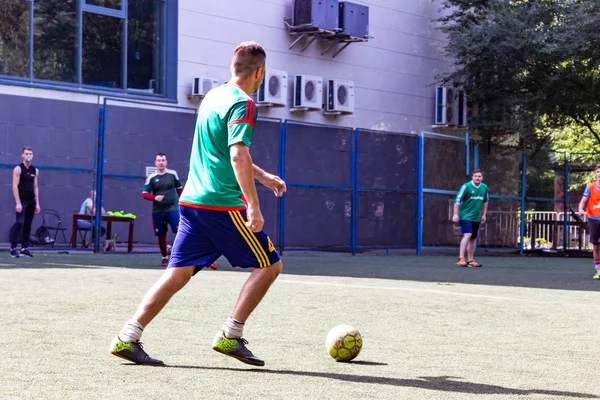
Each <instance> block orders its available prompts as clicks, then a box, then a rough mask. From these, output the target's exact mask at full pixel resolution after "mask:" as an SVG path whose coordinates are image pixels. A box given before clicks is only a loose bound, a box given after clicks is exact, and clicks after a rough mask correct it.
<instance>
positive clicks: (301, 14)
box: [292, 0, 339, 31]
mask: <svg viewBox="0 0 600 400" xmlns="http://www.w3.org/2000/svg"><path fill="white" fill-rule="evenodd" d="M338 20H339V2H338V0H293V2H292V25H293V26H294V27H295V28H296V29H299V30H305V31H311V30H317V29H324V30H328V31H335V30H336V29H337V27H338Z"/></svg>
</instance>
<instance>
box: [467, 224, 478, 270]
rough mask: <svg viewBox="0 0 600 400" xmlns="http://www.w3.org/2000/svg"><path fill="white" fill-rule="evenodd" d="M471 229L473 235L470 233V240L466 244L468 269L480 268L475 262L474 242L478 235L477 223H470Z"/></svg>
mask: <svg viewBox="0 0 600 400" xmlns="http://www.w3.org/2000/svg"><path fill="white" fill-rule="evenodd" d="M471 227H472V231H473V233H471V239H470V240H469V243H467V266H468V267H481V264H479V263H478V262H477V261H475V241H476V240H477V235H478V233H479V222H474V221H471Z"/></svg>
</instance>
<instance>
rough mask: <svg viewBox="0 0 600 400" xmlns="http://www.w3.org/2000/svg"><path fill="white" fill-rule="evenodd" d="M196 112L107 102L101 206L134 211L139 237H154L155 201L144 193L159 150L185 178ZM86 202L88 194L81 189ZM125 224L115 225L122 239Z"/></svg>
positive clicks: (139, 239)
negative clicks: (153, 212) (148, 199)
mask: <svg viewBox="0 0 600 400" xmlns="http://www.w3.org/2000/svg"><path fill="white" fill-rule="evenodd" d="M194 126H195V113H194V110H193V109H189V110H163V109H155V108H154V109H150V108H138V107H131V106H123V105H121V104H120V103H116V104H112V103H109V104H107V106H106V108H105V134H104V143H103V145H104V176H103V190H102V203H103V204H102V205H103V206H104V208H105V209H106V210H107V211H124V212H125V213H132V214H135V215H136V217H137V218H136V220H135V231H134V239H135V241H136V242H141V243H153V242H155V240H156V239H155V237H154V229H153V223H152V204H151V203H150V202H149V201H147V200H144V199H143V198H142V195H141V193H142V188H143V186H144V183H145V180H146V176H147V175H148V174H150V173H152V171H153V168H154V160H155V158H156V154H157V153H158V152H163V153H165V154H166V155H167V160H168V166H167V168H168V169H172V170H175V171H177V174H178V175H179V177H180V178H181V179H182V181H183V183H185V178H186V177H187V173H188V164H189V158H190V152H191V145H192V140H193V137H194ZM82 196H83V198H82V201H83V200H84V199H85V194H82ZM127 229H128V227H127V225H126V224H113V229H112V233H113V234H117V235H118V237H119V240H120V241H126V240H127V238H128V230H127Z"/></svg>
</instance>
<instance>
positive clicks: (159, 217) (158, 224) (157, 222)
mask: <svg viewBox="0 0 600 400" xmlns="http://www.w3.org/2000/svg"><path fill="white" fill-rule="evenodd" d="M152 222H153V225H154V234H155V235H156V236H162V235H165V234H166V233H167V232H169V225H171V230H172V231H173V233H177V228H178V226H179V211H177V210H173V211H169V212H163V213H154V214H152Z"/></svg>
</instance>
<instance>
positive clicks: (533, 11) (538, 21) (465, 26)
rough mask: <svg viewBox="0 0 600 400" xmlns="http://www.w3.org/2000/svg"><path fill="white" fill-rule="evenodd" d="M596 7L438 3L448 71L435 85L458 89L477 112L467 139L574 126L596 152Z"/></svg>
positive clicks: (465, 0)
mask: <svg viewBox="0 0 600 400" xmlns="http://www.w3.org/2000/svg"><path fill="white" fill-rule="evenodd" d="M599 5H600V1H599V0H444V1H442V10H443V12H444V13H445V15H444V16H443V17H441V18H440V19H438V21H437V22H438V23H439V27H440V29H442V30H444V31H445V32H446V33H447V35H448V44H447V45H446V47H445V53H446V55H447V56H448V57H450V58H451V59H453V60H454V67H455V68H454V70H453V71H452V72H450V73H447V74H444V75H441V76H440V77H439V83H441V84H444V85H451V86H457V87H462V88H464V89H465V90H466V91H467V93H468V94H469V97H470V99H471V101H472V102H474V103H475V104H476V105H478V107H477V108H478V115H477V116H476V117H475V118H474V119H473V121H471V128H472V131H473V132H478V133H479V134H481V135H482V136H484V137H488V138H494V137H503V136H505V135H507V134H510V135H513V134H515V133H518V134H519V139H520V141H521V143H522V144H523V145H528V146H532V147H539V146H540V144H542V145H546V144H548V143H549V141H548V140H547V139H548V138H547V137H546V138H545V139H544V140H541V141H540V138H544V137H545V135H539V134H538V132H539V130H540V129H547V128H548V127H552V128H553V129H561V128H562V127H567V126H579V127H583V128H585V129H574V130H573V133H574V134H578V135H581V134H584V133H585V134H586V135H591V137H593V138H594V144H595V145H596V146H598V147H600V130H599V129H598V126H600V124H599V122H600V101H599V98H598V95H597V93H599V89H600V67H599V66H600V46H599V44H600V31H599V30H598V26H600V7H599Z"/></svg>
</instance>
